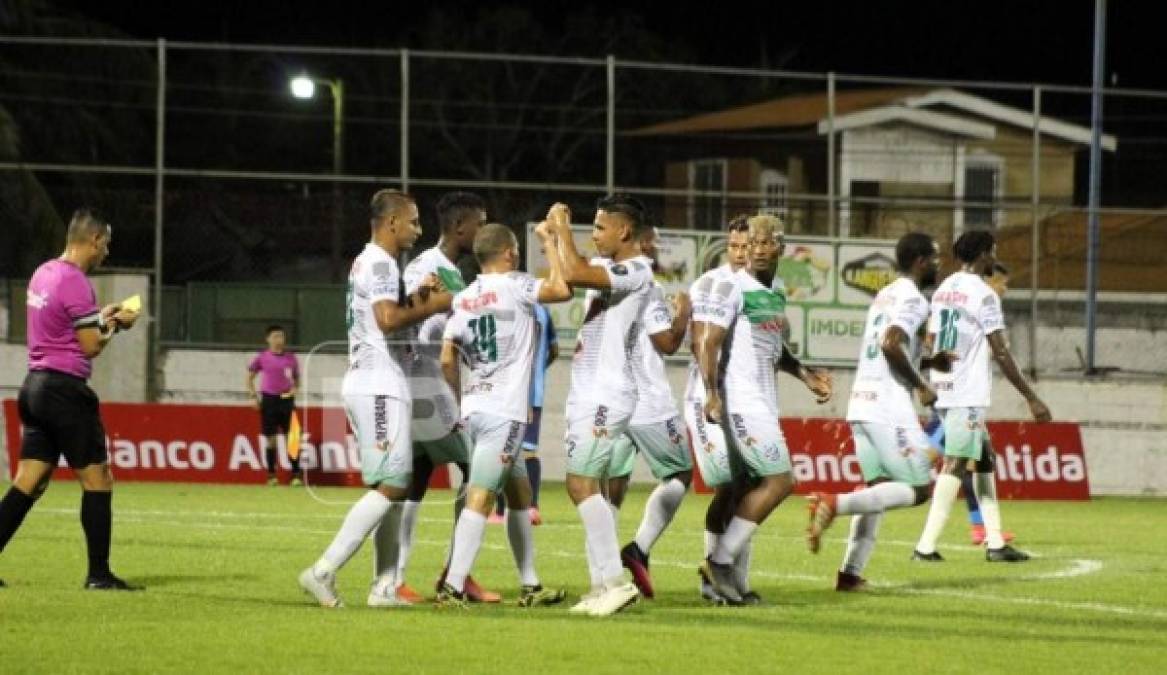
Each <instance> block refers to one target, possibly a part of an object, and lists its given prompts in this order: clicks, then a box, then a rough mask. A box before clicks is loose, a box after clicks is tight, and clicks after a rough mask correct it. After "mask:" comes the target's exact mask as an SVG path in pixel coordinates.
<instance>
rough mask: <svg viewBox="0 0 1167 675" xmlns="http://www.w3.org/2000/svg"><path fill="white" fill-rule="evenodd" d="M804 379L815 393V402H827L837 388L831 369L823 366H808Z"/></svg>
mask: <svg viewBox="0 0 1167 675" xmlns="http://www.w3.org/2000/svg"><path fill="white" fill-rule="evenodd" d="M802 381H803V382H805V383H806V386H807V388H808V389H810V391H811V393H813V394H814V400H815V403H826V402H827V401H830V400H831V396H832V395H833V394H834V390H835V378H834V376H832V375H831V373H830V371H827V370H823V369H822V368H807V369H806V373H805V374H804V375H803V378H802Z"/></svg>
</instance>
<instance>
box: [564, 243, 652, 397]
mask: <svg viewBox="0 0 1167 675" xmlns="http://www.w3.org/2000/svg"><path fill="white" fill-rule="evenodd" d="M591 264H592V265H594V266H600V267H603V268H604V269H605V270H606V271H607V273H608V280H609V283H610V284H611V288H609V289H607V290H604V291H599V290H595V289H588V292H587V297H586V299H585V301H584V320H583V325H581V326H580V328H579V333H578V334H577V336H576V343H575V355H574V356H573V357H572V361H571V388H570V389H569V391H568V394H567V413H568V417H572V416H573V415H574V416H578V415H580V414H586V413H587V411H589V410H593V409H595V408H597V407H600V406H604V407H607V408H609V409H611V410H615V411H617V412H620V413H624V414H627V415H631V414H632V411H633V410H634V409H635V408H636V399H637V391H636V377H635V373H634V367H633V366H634V365H635V359H634V358H633V351H634V350H635V348H636V342H637V340H638V339H639V334H640V333H641V332H643V330H644V328H643V326H642V324H641V321H642V317H643V315H644V309H645V306H646V305H647V304H648V292H649V289H650V288H651V285H652V261H651V260H650V259H649V258H648V257H646V256H637V257H635V258H629V259H628V260H625V261H623V262H614V261H612V260H609V259H607V258H593V259H592V261H591Z"/></svg>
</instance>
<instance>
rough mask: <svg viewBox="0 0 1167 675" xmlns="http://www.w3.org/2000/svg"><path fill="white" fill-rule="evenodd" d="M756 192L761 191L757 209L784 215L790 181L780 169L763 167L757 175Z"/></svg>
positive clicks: (783, 216) (762, 211)
mask: <svg viewBox="0 0 1167 675" xmlns="http://www.w3.org/2000/svg"><path fill="white" fill-rule="evenodd" d="M758 192H760V193H762V195H763V196H762V200H761V203H759V204H758V211H759V212H761V213H769V214H771V215H775V216H780V217H782V218H785V217H786V211H787V205H786V197H787V194H788V193H789V192H790V181H789V180H787V179H786V176H785V175H783V174H782V172H780V171H775V170H774V169H765V170H763V171H762V173H761V175H759V176H758Z"/></svg>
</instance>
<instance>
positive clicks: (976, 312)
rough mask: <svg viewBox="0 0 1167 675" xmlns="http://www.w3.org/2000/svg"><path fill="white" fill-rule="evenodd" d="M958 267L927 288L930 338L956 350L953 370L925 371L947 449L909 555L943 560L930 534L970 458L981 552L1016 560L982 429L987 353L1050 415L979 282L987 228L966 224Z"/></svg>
mask: <svg viewBox="0 0 1167 675" xmlns="http://www.w3.org/2000/svg"><path fill="white" fill-rule="evenodd" d="M953 252H954V253H955V254H956V259H957V260H959V261H960V263H961V269H960V271H958V272H955V273H953V274H952V275H950V276H949V277H948V278H947V279H945V280H944V281H943V282H942V283H941V284H940V287H939V288H937V289H936V292H935V293H934V294H933V295H932V310H931V315H930V317H929V319H928V339H929V342H930V343H931V345H932V346H933V347H934V348H935V349H936V350H938V351H952V352H955V354H956V357H957V360H956V363H955V366H954V367H953V368H952V370H951V372H947V373H945V372H938V371H936V370H933V371H931V378H932V386H933V388H934V389H935V390H936V395H937V400H936V406H935V407H936V409H937V411H939V413H940V416H941V417H942V418H943V420H944V435H945V455H944V464H943V466H942V468H941V470H940V475H939V476H938V477H937V479H936V486H935V488H934V489H933V492H932V506H931V508H929V510H928V520H927V522H926V523H925V525H924V531H923V533H921V535H920V540H919V542H918V543H917V544H916V549H915V551H913V552H912V559H913V560H921V561H926V562H941V561H943V560H944V558H943V557H942V556H941V555H940V553H939V552H938V551H937V550H936V540H937V539H938V538H939V537H940V533H941V532H942V531H943V529H944V524H945V522H946V521H947V520H948V514H949V512H950V511H951V510H952V502H953V501H954V500H955V499H956V493H957V491H958V490H959V489H960V479H961V477H963V476H964V474H965V473H967V471H968V467H967V464H969V463H970V460H971V462H972V463H974V464H975V467H976V472H975V475H974V477H973V487H974V488H975V490H976V493H977V500H978V502H979V503H980V510H981V515H982V517H983V518H984V521H985V544H986V550H985V559H986V560H988V561H989V562H1022V561H1025V560H1028V559H1029V556H1028V555H1027V554H1026V553H1024V552H1022V551H1018V550H1017V549H1014V548H1013V547H1012V546H1010V545H1008V544H1006V543H1005V540H1004V538H1003V536H1002V534H1001V512H1000V507H999V506H998V504H997V486H996V481H995V480H994V478H993V469H994V467H993V465H994V463H995V458H996V455H995V454H994V453H993V446H992V442H991V440H990V439H989V434H988V430H987V429H986V428H985V413H986V412H987V411H988V408H989V402H990V401H989V395H990V391H991V389H992V382H993V372H992V369H991V367H990V365H989V352H990V351H991V352H992V357H993V360H994V361H996V362H997V365H998V366H1000V368H1001V371H1002V372H1003V373H1004V374H1005V377H1006V379H1008V380H1009V382H1010V383H1011V384H1012V385H1013V387H1014V388H1016V389H1017V392H1018V393H1020V394H1021V395H1022V396H1023V397H1024V398H1025V400H1026V402H1027V403H1028V404H1029V410H1030V412H1031V413H1032V414H1033V418H1034V419H1035V420H1036V421H1038V422H1048V421H1049V420H1050V412H1049V408H1047V407H1046V405H1045V403H1043V402H1042V400H1041V399H1040V398H1038V397H1037V394H1035V393H1034V391H1033V389H1032V388H1031V387H1030V386H1029V383H1028V382H1026V381H1025V377H1024V376H1023V375H1022V374H1021V370H1020V369H1019V368H1018V367H1017V363H1016V362H1015V361H1014V360H1013V355H1012V354H1011V353H1010V352H1009V345H1008V342H1007V341H1006V339H1005V317H1004V315H1003V313H1002V312H1001V299H1000V298H998V297H997V294H996V293H994V292H993V290H992V289H991V288H989V286H988V284H986V283H985V280H984V278H983V276H984V275H985V273H987V272H988V271H989V270H991V269H992V267H993V263H994V262H995V261H996V257H995V252H996V238H995V237H994V236H993V233H992V232H988V231H986V230H971V231H968V232H965V233H964V234H962V235H960V237H958V238H957V240H956V243H955V244H954V245H953Z"/></svg>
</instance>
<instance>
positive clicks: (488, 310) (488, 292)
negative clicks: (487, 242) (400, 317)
mask: <svg viewBox="0 0 1167 675" xmlns="http://www.w3.org/2000/svg"><path fill="white" fill-rule="evenodd" d="M542 284H543V282H542V280H540V279H536V278H534V277H532V276H530V275H528V274H524V273H522V272H510V273H508V274H479V275H478V278H477V279H475V280H474V283H472V284H470V285H469V286H467V287H466V289H465V290H463V291H461V292H459V293H458V294H457V295H455V296H454V304H453V307H454V314H453V316H452V317H451V318H450V320H449V322H448V323H447V324H446V331H445V336H444V338H445V339H446V340H451V341H453V342H455V343H457V344H458V345H459V348H460V350H461V352H462V358H463V362H464V363H465V364H466V365H467V366H468V367H469V375H468V377H466V378H465V380H464V381H463V383H462V417H469V416H470V414H471V413H475V412H484V413H489V414H491V415H495V416H498V417H505V418H507V419H511V420H514V421H516V422H522V423H523V424H526V423H527V421H528V415H529V413H530V397H531V368H532V365H533V364H534V361H535V352H536V351H537V349H538V343H539V324H538V322H537V321H536V320H535V304H536V303H537V302H538V301H539V288H540V287H541V286H542Z"/></svg>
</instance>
